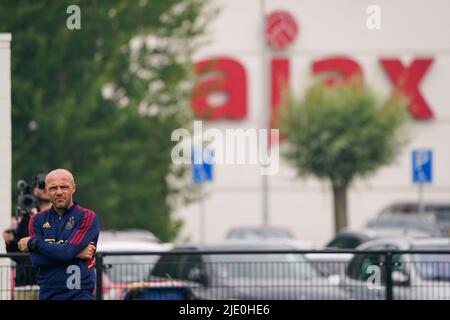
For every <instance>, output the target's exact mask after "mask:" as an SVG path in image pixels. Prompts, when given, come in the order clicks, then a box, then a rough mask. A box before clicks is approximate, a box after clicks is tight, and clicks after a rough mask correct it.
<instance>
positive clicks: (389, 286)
mask: <svg viewBox="0 0 450 320" xmlns="http://www.w3.org/2000/svg"><path fill="white" fill-rule="evenodd" d="M385 262H386V300H394V297H393V293H392V252H391V251H387V252H386V255H385Z"/></svg>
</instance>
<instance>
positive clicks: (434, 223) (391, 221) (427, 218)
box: [367, 202, 450, 236]
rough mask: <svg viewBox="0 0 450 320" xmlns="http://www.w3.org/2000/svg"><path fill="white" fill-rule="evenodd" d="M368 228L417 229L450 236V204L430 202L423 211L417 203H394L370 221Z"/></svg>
mask: <svg viewBox="0 0 450 320" xmlns="http://www.w3.org/2000/svg"><path fill="white" fill-rule="evenodd" d="M367 226H368V227H403V228H415V229H422V230H426V231H427V232H430V233H433V234H436V235H438V236H449V235H450V203H432V202H428V203H425V204H424V207H423V210H422V211H421V210H420V208H419V204H418V203H417V202H398V203H394V204H392V205H389V206H387V207H386V208H385V209H383V210H382V211H381V212H380V213H379V214H378V216H377V217H376V218H375V219H372V220H370V221H369V222H368V224H367Z"/></svg>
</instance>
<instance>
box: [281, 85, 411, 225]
mask: <svg viewBox="0 0 450 320" xmlns="http://www.w3.org/2000/svg"><path fill="white" fill-rule="evenodd" d="M286 97H287V98H286V99H285V100H284V105H283V108H282V113H281V132H282V133H283V134H284V135H285V138H286V142H287V146H286V150H285V152H284V153H283V155H284V157H285V158H286V159H287V161H288V162H289V163H291V164H292V165H293V166H294V167H295V169H296V171H297V173H298V175H300V176H308V175H313V176H315V177H317V178H319V179H321V180H327V181H329V182H330V183H331V186H332V189H333V197H334V219H335V232H336V233H337V232H338V231H339V230H341V229H342V228H344V227H345V226H347V190H348V188H349V186H350V185H351V183H352V181H353V180H354V179H355V178H356V177H358V176H360V177H363V176H367V175H368V174H371V173H373V172H375V171H376V170H377V169H378V168H380V167H381V166H383V165H387V164H389V163H391V162H392V161H393V160H394V159H395V157H396V155H397V154H398V152H399V151H400V149H401V146H402V145H403V144H404V142H405V141H406V140H405V139H404V135H403V134H402V130H400V129H401V128H402V127H403V126H402V125H403V124H404V123H405V121H406V119H407V112H406V100H405V99H404V98H403V97H401V96H400V95H399V94H396V95H394V96H393V97H392V98H389V99H388V100H387V101H385V102H384V103H380V102H379V101H378V100H379V99H377V98H376V96H375V94H374V93H373V91H372V90H371V89H370V88H369V87H368V86H367V85H365V84H363V83H362V81H361V79H360V78H353V79H351V80H350V81H346V82H343V81H341V82H338V83H336V84H334V85H332V86H330V85H329V84H327V83H326V81H323V80H318V81H316V82H315V83H314V84H313V86H312V87H311V88H310V89H309V90H308V92H307V93H306V96H305V97H304V99H302V100H301V101H299V100H295V99H294V98H292V95H286Z"/></svg>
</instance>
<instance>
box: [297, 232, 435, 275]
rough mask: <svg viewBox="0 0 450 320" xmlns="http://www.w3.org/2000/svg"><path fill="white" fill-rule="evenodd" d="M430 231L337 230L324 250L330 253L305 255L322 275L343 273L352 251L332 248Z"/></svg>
mask: <svg viewBox="0 0 450 320" xmlns="http://www.w3.org/2000/svg"><path fill="white" fill-rule="evenodd" d="M432 235H433V234H432V233H429V232H426V231H424V230H419V229H409V228H406V229H403V228H388V227H386V228H363V229H346V230H343V231H341V232H339V233H338V234H337V235H336V237H335V238H333V239H332V240H331V241H329V242H328V243H327V244H326V246H325V247H324V248H323V249H324V250H329V251H330V253H310V254H306V255H305V257H306V258H307V259H308V260H309V261H310V262H311V263H313V264H314V266H315V267H316V268H317V270H318V271H319V272H320V273H321V274H322V275H323V276H332V275H340V274H343V273H344V271H345V268H346V267H347V264H348V262H349V261H350V259H351V258H353V254H352V253H333V251H334V250H351V249H356V248H357V247H358V246H360V245H361V244H363V243H365V242H367V241H372V240H376V239H381V238H388V237H395V236H409V237H430V236H432Z"/></svg>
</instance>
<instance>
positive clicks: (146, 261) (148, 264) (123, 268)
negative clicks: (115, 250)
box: [103, 255, 159, 282]
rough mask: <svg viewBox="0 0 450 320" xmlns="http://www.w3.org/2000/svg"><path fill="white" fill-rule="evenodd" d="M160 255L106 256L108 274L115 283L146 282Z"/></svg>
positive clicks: (104, 260) (105, 262)
mask: <svg viewBox="0 0 450 320" xmlns="http://www.w3.org/2000/svg"><path fill="white" fill-rule="evenodd" d="M158 259H159V256H158V255H131V256H128V255H127V256H106V257H105V258H104V259H103V262H104V264H105V265H106V267H107V268H106V273H107V275H108V277H109V280H111V281H113V282H139V281H144V280H145V278H146V276H147V275H148V274H149V272H150V271H151V270H152V269H153V266H154V265H155V263H156V261H157V260H158Z"/></svg>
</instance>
